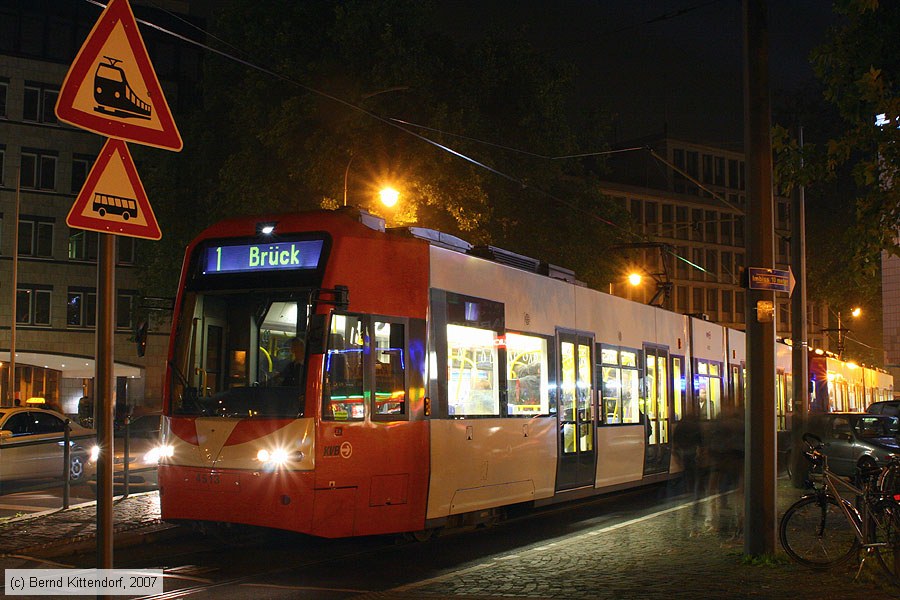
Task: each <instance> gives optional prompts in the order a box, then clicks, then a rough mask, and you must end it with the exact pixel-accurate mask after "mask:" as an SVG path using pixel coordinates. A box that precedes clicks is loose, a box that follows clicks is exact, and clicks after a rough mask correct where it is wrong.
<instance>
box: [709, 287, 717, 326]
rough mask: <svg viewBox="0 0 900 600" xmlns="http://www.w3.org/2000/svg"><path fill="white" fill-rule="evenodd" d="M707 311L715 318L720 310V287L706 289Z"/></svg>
mask: <svg viewBox="0 0 900 600" xmlns="http://www.w3.org/2000/svg"><path fill="white" fill-rule="evenodd" d="M706 312H707V313H709V314H710V315H711V316H712V317H713V318H714V319H715V317H716V315H717V314H718V312H719V289H718V288H709V289H707V290H706Z"/></svg>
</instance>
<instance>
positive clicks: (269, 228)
mask: <svg viewBox="0 0 900 600" xmlns="http://www.w3.org/2000/svg"><path fill="white" fill-rule="evenodd" d="M276 225H278V223H275V222H266V223H257V224H256V235H272V234H273V233H275V226H276Z"/></svg>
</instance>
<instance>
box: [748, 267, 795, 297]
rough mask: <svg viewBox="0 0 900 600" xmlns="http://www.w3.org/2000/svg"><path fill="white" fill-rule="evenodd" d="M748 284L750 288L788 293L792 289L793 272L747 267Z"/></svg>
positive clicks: (793, 281)
mask: <svg viewBox="0 0 900 600" xmlns="http://www.w3.org/2000/svg"><path fill="white" fill-rule="evenodd" d="M747 272H748V286H747V287H749V288H750V289H751V290H769V291H772V292H786V293H788V294H790V293H791V292H792V291H793V290H794V283H796V281H795V280H794V276H793V273H791V272H790V270H787V271H782V270H781V269H764V268H761V267H748V268H747Z"/></svg>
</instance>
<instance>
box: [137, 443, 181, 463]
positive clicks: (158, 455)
mask: <svg viewBox="0 0 900 600" xmlns="http://www.w3.org/2000/svg"><path fill="white" fill-rule="evenodd" d="M174 454H175V448H173V447H172V446H169V445H162V446H156V447H154V448H151V449H150V450H148V451H147V453H146V454H144V463H146V464H149V465H155V464H157V463H159V461H160V460H161V459H163V458H171V457H172V455H174Z"/></svg>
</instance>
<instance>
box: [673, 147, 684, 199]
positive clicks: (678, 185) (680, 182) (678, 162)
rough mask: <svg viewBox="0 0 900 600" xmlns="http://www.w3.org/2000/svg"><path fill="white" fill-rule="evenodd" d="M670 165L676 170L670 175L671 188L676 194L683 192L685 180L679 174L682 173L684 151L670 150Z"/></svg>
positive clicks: (678, 149)
mask: <svg viewBox="0 0 900 600" xmlns="http://www.w3.org/2000/svg"><path fill="white" fill-rule="evenodd" d="M672 163H673V164H674V165H675V167H676V169H673V173H672V186H673V189H674V190H675V191H676V192H684V186H685V178H684V175H682V174H681V173H682V172H683V171H684V150H682V149H680V148H676V149H675V150H672Z"/></svg>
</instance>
